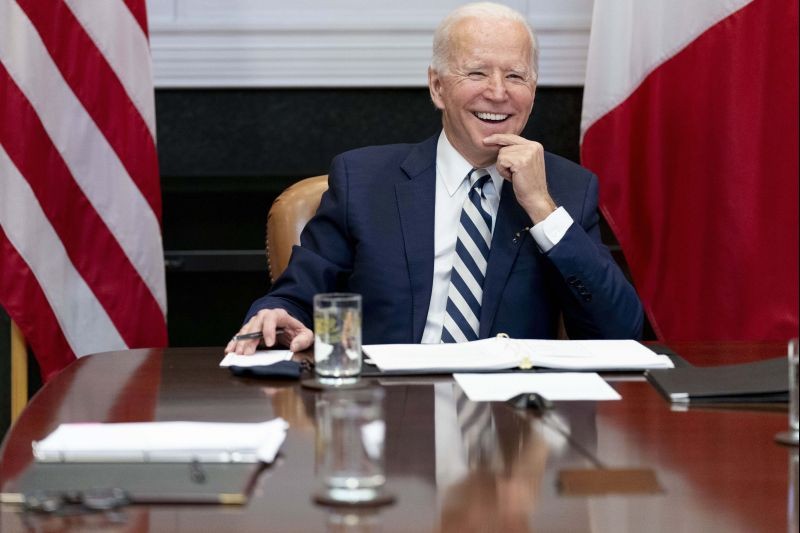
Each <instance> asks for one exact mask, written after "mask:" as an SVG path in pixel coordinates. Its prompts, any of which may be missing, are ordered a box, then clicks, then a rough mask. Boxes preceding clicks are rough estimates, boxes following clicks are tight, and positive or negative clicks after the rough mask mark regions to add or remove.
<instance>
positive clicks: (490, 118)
mask: <svg viewBox="0 0 800 533" xmlns="http://www.w3.org/2000/svg"><path fill="white" fill-rule="evenodd" d="M537 55H538V49H537V45H536V39H535V36H534V34H533V31H532V30H531V28H530V26H529V25H528V24H527V22H526V21H525V19H524V17H522V16H521V15H520V14H519V13H517V12H516V11H514V10H512V9H510V8H508V7H506V6H503V5H499V4H492V3H478V4H468V5H465V6H461V7H459V8H458V9H456V10H455V11H453V12H452V13H451V14H450V15H448V16H447V17H446V18H445V19H444V20H443V21H442V23H441V24H440V25H439V27H438V28H437V30H436V33H435V35H434V43H433V59H432V61H431V66H430V68H429V70H428V85H429V88H430V94H431V99H432V100H433V103H434V105H435V106H436V107H437V108H438V109H439V110H441V113H442V126H443V129H442V131H441V132H440V133H439V134H437V135H436V136H434V137H432V138H430V139H428V140H426V141H423V142H422V143H419V144H402V145H389V146H373V147H367V148H361V149H358V150H353V151H350V152H346V153H344V154H341V155H339V156H337V157H336V158H335V159H334V161H333V163H332V165H331V170H330V174H329V189H328V191H327V192H326V193H325V195H323V198H322V202H321V203H320V207H319V210H318V211H317V215H316V216H315V217H314V218H313V219H312V220H311V221H310V222H309V223H308V225H307V226H306V229H305V231H304V232H303V235H302V237H301V246H298V247H295V248H294V250H293V253H292V258H291V260H290V262H289V266H288V268H287V269H286V271H285V272H284V274H283V275H282V276H281V277H280V278H278V279H277V280H276V281H275V284H274V285H273V287H272V289H271V291H270V293H269V294H267V295H266V296H264V297H263V298H261V299H259V300H257V301H256V302H255V303H254V304H253V305H252V307H251V308H250V311H249V312H248V314H247V317H246V320H245V323H244V325H243V326H242V328H241V329H240V331H239V333H252V332H258V331H261V332H262V334H263V339H264V343H265V344H266V345H267V346H272V345H273V344H275V343H276V342H278V343H280V344H283V345H287V346H289V347H290V348H291V349H292V350H295V351H297V350H302V349H305V348H307V347H309V346H310V345H311V343H312V342H313V338H314V336H313V332H312V331H311V329H310V328H311V325H312V312H311V310H312V299H313V296H314V294H317V293H321V292H332V291H347V292H356V293H359V294H361V295H362V296H363V315H364V319H363V325H362V329H363V341H364V343H365V344H371V343H418V342H425V343H438V342H458V341H466V340H472V339H476V338H484V337H489V336H493V335H496V334H498V333H506V334H508V335H509V336H511V337H517V338H553V337H555V336H556V335H557V332H558V324H559V318H560V317H563V320H564V324H565V326H566V330H567V333H568V334H569V336H570V337H571V338H638V337H639V336H640V335H641V329H642V321H643V315H642V308H641V304H640V303H639V300H638V298H637V296H636V293H635V291H634V289H633V287H632V286H631V285H630V284H629V283H628V282H627V281H626V280H625V277H624V276H623V274H622V272H621V271H620V269H619V268H618V266H617V265H616V264H615V263H614V261H613V259H612V258H611V255H610V253H609V252H608V250H607V248H606V247H605V246H604V245H603V244H602V243H601V241H600V233H599V228H598V214H597V194H598V191H597V178H596V177H595V176H594V175H592V174H591V173H590V172H589V171H587V170H585V169H583V168H582V167H580V166H578V165H576V164H574V163H571V162H570V161H567V160H565V159H563V158H560V157H558V156H556V155H553V154H550V153H547V152H545V151H544V149H543V147H542V145H541V144H539V143H537V142H534V141H530V140H527V139H525V138H523V137H520V133H521V132H522V130H523V128H524V127H525V124H526V123H527V121H528V117H529V116H530V113H531V110H532V108H533V102H534V96H535V93H536V79H537V64H538V59H537ZM276 328H282V329H281V331H282V332H281V334H280V335H277V336H276ZM257 344H258V340H242V341H238V342H237V341H231V342H230V343H229V344H228V346H227V350H228V351H235V352H236V353H252V352H253V351H254V350H255V349H256V346H257Z"/></svg>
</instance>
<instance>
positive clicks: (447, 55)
mask: <svg viewBox="0 0 800 533" xmlns="http://www.w3.org/2000/svg"><path fill="white" fill-rule="evenodd" d="M466 18H482V19H495V20H508V21H513V22H519V23H520V24H522V26H523V27H524V28H525V29H526V30H528V35H529V36H530V42H531V52H530V59H531V64H530V67H531V72H532V73H533V78H534V80H536V79H538V77H539V44H538V42H537V41H536V34H534V32H533V28H531V25H530V24H528V21H527V20H525V17H524V16H522V14H521V13H520V12H518V11H516V10H514V9H511V8H510V7H508V6H505V5H503V4H495V3H494V2H475V3H473V4H464V5H463V6H460V7H457V8H456V9H454V10H453V11H451V12H450V14H449V15H447V16H446V17H445V18H444V20H442V22H441V23H439V26H438V27H437V28H436V31H435V32H434V34H433V57H432V58H431V68H432V69H433V70H435V71H436V72H438V73H440V74H446V73H447V72H448V71H449V67H450V60H451V58H452V54H451V46H452V44H453V43H452V31H453V27H454V26H455V25H456V23H458V22H460V21H462V20H464V19H466Z"/></svg>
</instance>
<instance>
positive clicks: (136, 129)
mask: <svg viewBox="0 0 800 533" xmlns="http://www.w3.org/2000/svg"><path fill="white" fill-rule="evenodd" d="M155 134H156V131H155V103H154V95H153V82H152V73H151V64H150V50H149V44H148V30H147V16H146V12H145V2H144V0H65V1H47V2H43V1H40V0H0V305H2V306H3V307H4V308H5V310H6V312H7V313H8V314H9V316H10V317H11V318H12V320H14V321H15V322H16V323H17V324H18V325H19V327H20V329H21V331H22V332H23V334H24V336H25V338H26V340H27V342H28V343H29V345H30V346H31V348H32V349H33V352H34V354H35V355H36V357H37V360H38V362H39V365H40V367H41V370H42V375H43V376H44V377H45V379H47V378H49V377H51V376H52V375H53V374H54V373H56V372H57V371H58V370H60V369H61V368H63V367H64V366H66V365H67V364H69V363H70V362H71V361H73V360H74V359H75V358H77V357H81V356H83V355H86V354H90V353H96V352H102V351H108V350H115V349H124V348H134V347H150V346H164V345H166V343H167V333H166V319H165V317H166V287H165V281H164V260H163V245H162V241H161V193H160V188H159V187H160V184H159V174H158V160H157V153H156V142H155Z"/></svg>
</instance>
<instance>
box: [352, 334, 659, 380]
mask: <svg viewBox="0 0 800 533" xmlns="http://www.w3.org/2000/svg"><path fill="white" fill-rule="evenodd" d="M364 353H365V354H367V355H368V356H369V357H370V359H372V361H373V362H374V363H375V364H376V365H377V366H378V368H380V369H381V370H382V371H384V372H389V371H399V372H403V371H405V372H417V371H429V372H436V371H439V372H448V371H464V372H468V371H470V370H473V371H474V370H481V371H487V370H488V371H490V370H504V369H511V368H516V367H522V368H527V367H531V366H534V367H542V368H551V369H558V370H590V371H601V370H647V369H651V368H672V367H673V363H672V361H671V360H670V358H669V357H667V356H665V355H659V354H656V353H654V352H653V351H651V350H649V349H648V348H646V347H644V346H643V345H641V344H639V343H638V342H636V341H632V340H599V341H569V340H565V341H561V340H537V339H507V338H499V337H497V338H491V339H482V340H478V341H472V342H464V343H458V344H372V345H366V346H364Z"/></svg>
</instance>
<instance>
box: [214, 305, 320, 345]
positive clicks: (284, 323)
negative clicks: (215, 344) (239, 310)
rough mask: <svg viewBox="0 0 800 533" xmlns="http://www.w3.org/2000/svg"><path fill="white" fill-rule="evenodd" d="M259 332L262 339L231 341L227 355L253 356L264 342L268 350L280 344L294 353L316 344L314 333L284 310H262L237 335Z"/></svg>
mask: <svg viewBox="0 0 800 533" xmlns="http://www.w3.org/2000/svg"><path fill="white" fill-rule="evenodd" d="M258 332H261V338H260V339H258V338H256V339H244V340H238V341H237V340H236V339H235V338H233V339H231V341H230V342H229V343H228V345H227V346H226V347H225V353H235V354H238V355H252V354H253V353H254V352H255V351H256V348H258V344H259V342H260V341H262V340H263V341H264V345H265V346H266V347H267V348H272V347H273V346H275V343H276V342H280V344H281V345H284V346H288V347H289V349H290V350H291V351H293V352H301V351H303V350H305V349H306V348H309V347H310V346H311V344H312V343H313V342H314V332H313V331H311V330H310V329H308V328H307V327H306V326H305V325H304V324H303V323H302V322H300V321H299V320H297V319H296V318H294V317H293V316H291V315H290V314H289V313H287V312H286V311H284V310H283V309H262V310H261V311H259V312H258V313H257V314H256V315H255V316H253V318H251V319H250V320H248V321H247V323H246V324H245V325H244V326H242V329H240V330H239V332H238V333H237V334H236V335H244V334H246V333H258ZM234 337H235V336H234Z"/></svg>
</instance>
